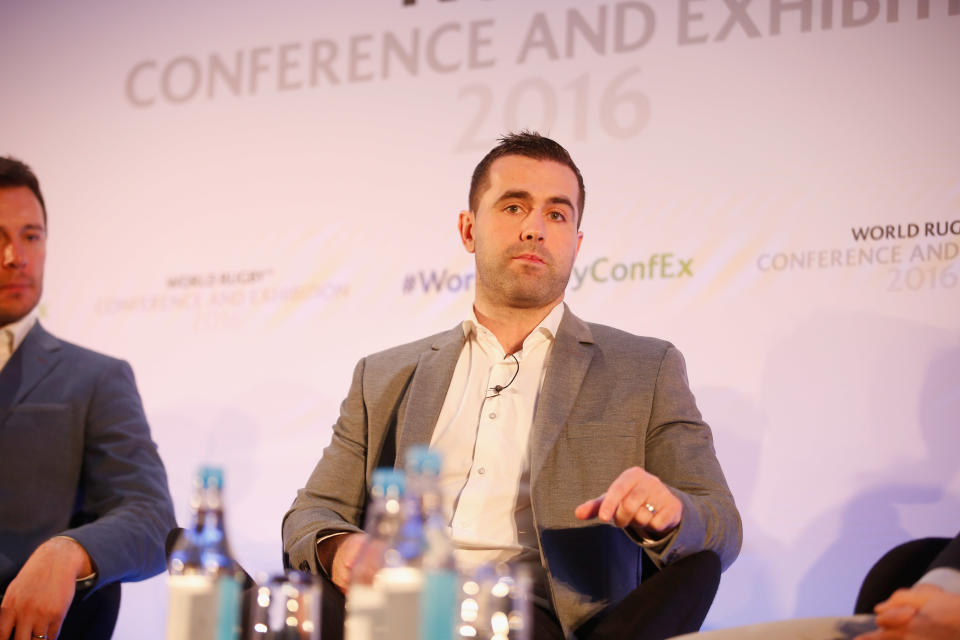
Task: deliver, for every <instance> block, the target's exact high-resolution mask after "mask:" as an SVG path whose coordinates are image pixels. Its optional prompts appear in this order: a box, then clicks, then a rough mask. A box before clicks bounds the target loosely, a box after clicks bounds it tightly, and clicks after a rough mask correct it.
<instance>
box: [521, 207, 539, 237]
mask: <svg viewBox="0 0 960 640" xmlns="http://www.w3.org/2000/svg"><path fill="white" fill-rule="evenodd" d="M543 231H544V223H543V217H542V216H540V215H539V214H537V213H536V212H534V213H531V214H530V215H528V216H527V217H526V218H524V220H523V226H522V227H521V229H520V239H521V240H524V241H527V242H541V241H543Z"/></svg>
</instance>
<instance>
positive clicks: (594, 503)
mask: <svg viewBox="0 0 960 640" xmlns="http://www.w3.org/2000/svg"><path fill="white" fill-rule="evenodd" d="M602 502H603V496H598V497H596V498H594V499H593V500H587V501H586V502H584V503H582V504H580V505H577V508H576V509H574V510H573V515H575V516H576V517H577V518H579V519H580V520H589V519H591V518H596V517H597V514H598V513H600V503H602ZM0 637H2V636H0Z"/></svg>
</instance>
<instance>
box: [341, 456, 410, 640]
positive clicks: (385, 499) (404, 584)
mask: <svg viewBox="0 0 960 640" xmlns="http://www.w3.org/2000/svg"><path fill="white" fill-rule="evenodd" d="M405 489H406V478H405V476H404V474H403V472H402V471H397V470H394V469H377V470H376V471H374V473H373V484H372V487H371V490H370V501H369V503H368V505H367V522H366V527H365V530H366V533H367V540H366V542H365V543H364V545H363V547H362V548H361V549H360V552H359V553H358V554H357V558H356V560H355V561H354V565H353V570H352V572H351V575H350V588H349V590H348V592H347V602H346V620H345V624H344V638H345V640H385V639H387V638H389V639H390V640H419V633H420V631H419V611H420V608H419V605H420V593H421V591H422V590H423V573H422V571H421V570H420V560H421V555H422V544H421V540H422V529H421V528H420V527H419V526H417V522H419V521H420V519H419V514H418V513H413V509H412V508H411V503H410V501H409V496H407V495H406V492H405ZM411 516H413V517H411Z"/></svg>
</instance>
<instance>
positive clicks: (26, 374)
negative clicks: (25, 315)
mask: <svg viewBox="0 0 960 640" xmlns="http://www.w3.org/2000/svg"><path fill="white" fill-rule="evenodd" d="M59 350H60V341H59V340H57V339H56V338H54V337H53V336H52V335H50V334H49V333H47V331H46V330H45V329H44V328H43V327H42V326H40V323H39V322H38V323H37V324H35V325H34V326H33V328H32V329H30V331H29V333H27V336H26V338H24V340H23V342H22V343H21V344H20V346H19V347H18V348H17V350H16V351H15V352H14V353H13V355H12V356H11V357H10V360H8V361H7V364H6V366H4V368H3V371H0V425H2V424H3V423H4V422H6V419H7V416H8V415H9V413H10V410H11V409H13V407H15V406H17V405H18V404H20V403H21V402H23V400H24V398H26V397H27V394H28V393H30V391H32V390H33V388H34V387H36V386H37V384H39V382H40V381H41V380H43V379H44V378H45V377H46V376H47V375H48V374H49V373H50V372H51V371H52V370H53V369H54V367H56V366H57V363H59V362H60V354H59Z"/></svg>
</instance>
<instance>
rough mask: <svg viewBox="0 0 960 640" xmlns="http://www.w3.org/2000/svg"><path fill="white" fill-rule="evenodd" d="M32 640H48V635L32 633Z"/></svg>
mask: <svg viewBox="0 0 960 640" xmlns="http://www.w3.org/2000/svg"><path fill="white" fill-rule="evenodd" d="M30 637H31V638H37V640H47V634H45V633H31V634H30Z"/></svg>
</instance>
